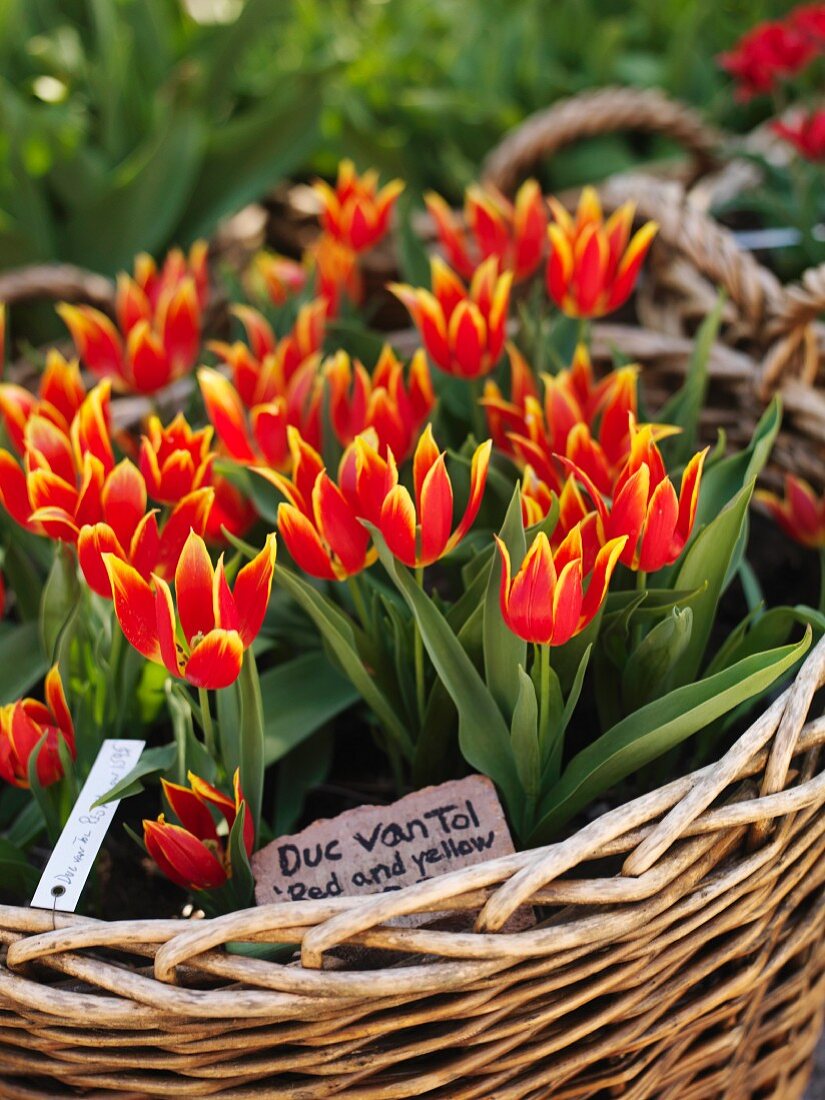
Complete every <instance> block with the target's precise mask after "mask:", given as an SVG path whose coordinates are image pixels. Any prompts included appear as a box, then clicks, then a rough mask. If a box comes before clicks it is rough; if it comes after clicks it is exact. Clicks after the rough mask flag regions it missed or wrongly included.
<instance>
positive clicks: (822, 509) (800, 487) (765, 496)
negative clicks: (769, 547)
mask: <svg viewBox="0 0 825 1100" xmlns="http://www.w3.org/2000/svg"><path fill="white" fill-rule="evenodd" d="M755 499H756V500H757V501H759V503H760V504H762V505H763V506H764V508H765V510H766V511H767V512H768V513H769V515H771V516H773V518H774V519H775V520H776V522H777V523H778V524H779V526H780V527H781V528H782V530H783V531H784V532H785V534H786V535H788V536H789V537H790V538H792V539H794V540H795V541H796V542H800V543H802V545H803V546H808V547H810V548H811V549H813V550H816V549H821V548H822V547H825V494H822V495H821V496H819V497H818V496H817V495H816V493H815V492H814V490H813V488H812V486H810V485H809V484H808V482H807V481H803V479H802V478H800V477H794V476H793V474H786V475H785V496H784V498H782V497H780V496H777V494H776V493H769V492H768V491H767V490H765V489H760V490H759V491H758V492H757V493H756V497H755Z"/></svg>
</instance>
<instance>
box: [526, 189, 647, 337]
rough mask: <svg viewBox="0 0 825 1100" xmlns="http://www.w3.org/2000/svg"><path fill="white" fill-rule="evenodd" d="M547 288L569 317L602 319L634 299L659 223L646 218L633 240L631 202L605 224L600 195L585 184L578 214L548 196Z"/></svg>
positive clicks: (617, 211)
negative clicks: (637, 279) (642, 267)
mask: <svg viewBox="0 0 825 1100" xmlns="http://www.w3.org/2000/svg"><path fill="white" fill-rule="evenodd" d="M548 201H549V203H550V209H551V211H552V214H553V218H554V221H553V222H552V223H551V224H550V226H549V228H548V230H547V232H548V236H549V238H550V259H549V261H548V264H547V292H548V294H549V295H550V297H551V298H552V299H553V301H554V302H555V303H556V305H557V306H558V307H559V309H560V310H561V311H562V312H563V313H566V314H567V315H568V316H569V317H602V316H603V315H604V314H605V313H611V312H612V311H613V310H615V309H618V308H619V306H621V305H623V304H624V303H625V302H626V301H627V299H628V298H629V297H630V293H631V291H632V290H633V287H634V285H635V283H636V278H637V276H638V274H639V269H640V268H641V266H642V262H643V260H644V258H645V256H646V255H647V252H648V249H649V248H650V245H651V244H652V242H653V238H654V237H655V235H656V232H657V229H658V226H657V225H656V223H655V222H647V223H646V224H645V225H643V226H642V228H641V229H639V230H638V231H637V232H636V233H635V234H634V236H633V237H632V238H631V236H630V230H631V227H632V224H633V203H625V204H624V205H623V206H621V207H620V208H619V209H618V210H616V211H615V212H614V213H613V214H612V215H611V216H610V217H609V218H608V220H607V221H606V222H605V221H604V219H603V217H602V208H601V203H600V202H599V196H598V195H597V193H596V191H595V190H594V189H593V188H592V187H585V188H584V190H583V191H582V195H581V198H580V199H579V206H578V210H577V211H576V217H575V218H573V217H571V216H570V214H568V212H567V211H566V210H565V209H564V207H563V206H562V205H561V203H559V202H558V201H557V200H556V199H554V198H550V199H549V200H548Z"/></svg>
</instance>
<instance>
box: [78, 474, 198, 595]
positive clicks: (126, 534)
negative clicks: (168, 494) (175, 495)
mask: <svg viewBox="0 0 825 1100" xmlns="http://www.w3.org/2000/svg"><path fill="white" fill-rule="evenodd" d="M214 496H215V491H214V489H212V488H211V487H209V486H204V487H201V488H199V489H194V490H193V491H192V492H190V493H186V494H185V495H184V496H182V497H180V499H179V500H177V501H176V502H175V504H174V507H173V508H172V509H171V511H169V513H168V514H167V516H166V518H165V519H164V520H163V521H162V522H159V521H158V510H157V509H156V508H153V509H151V510H150V511H147V504H148V499H147V498H148V492H147V488H146V481H145V480H144V478H143V475H142V474H141V472H140V471H139V470H138V468H137V467H136V466H135V465H134V464H133V463H132V462H131V461H130V460H129V459H128V458H125V459H123V461H122V462H119V463H118V465H117V466H115V468H114V470H112V472H111V473H110V474H109V475H108V476H107V478H106V480H105V482H104V484H103V488H102V490H101V494H100V518H99V519H98V520H96V521H93V522H89V523H86V524H84V525H83V526H82V527H81V528H80V531H79V534H78V537H77V558H78V562H79V564H80V568H81V570H82V572H83V576H84V577H85V579H86V583H87V584H88V585H89V587H90V588H91V589H92V591H93V592H97V594H98V595H99V596H103V597H104V598H105V599H111V598H112V588H111V584H110V582H109V573H108V571H107V569H106V565H105V558H106V556H107V555H114V556H115V557H116V558H117V559H118V560H119V561H122V562H127V563H128V564H129V565H131V566H132V567H133V568H134V569H135V570H136V571H137V572H138V574H139V575H140V576H141V577H142V578H143V579H144V580H145V581H146V580H148V579H149V578H150V577H151V576H152V575H153V574H158V575H159V576H161V577H171V576H172V574H173V573H174V571H175V567H176V565H177V563H178V558H179V557H180V554H181V550H182V549H183V546H184V543H185V542H186V539H187V537H188V535H189V533H190V532H191V531H194V532H195V533H196V534H198V535H203V533H204V532H205V531H206V526H207V522H208V520H209V513H210V511H211V509H212V503H213V500H214Z"/></svg>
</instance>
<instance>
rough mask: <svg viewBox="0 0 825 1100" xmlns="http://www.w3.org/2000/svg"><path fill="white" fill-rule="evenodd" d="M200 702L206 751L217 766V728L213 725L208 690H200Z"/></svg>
mask: <svg viewBox="0 0 825 1100" xmlns="http://www.w3.org/2000/svg"><path fill="white" fill-rule="evenodd" d="M198 702H199V703H200V708H201V728H202V729H203V743H204V745H205V746H206V751H207V752H208V753H209V755H210V756H211V757H212V759H213V760H214V761H215V763H216V764H217V762H218V748H217V745H216V744H215V727H214V726H213V725H212V712H211V710H210V709H209V692H208V691H207V690H206V688H198Z"/></svg>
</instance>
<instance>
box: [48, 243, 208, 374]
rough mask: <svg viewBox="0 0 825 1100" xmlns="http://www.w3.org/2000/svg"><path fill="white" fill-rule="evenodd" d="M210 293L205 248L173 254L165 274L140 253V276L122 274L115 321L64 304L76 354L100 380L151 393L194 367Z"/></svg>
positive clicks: (88, 308) (91, 310)
mask: <svg viewBox="0 0 825 1100" xmlns="http://www.w3.org/2000/svg"><path fill="white" fill-rule="evenodd" d="M205 296H206V268H205V246H204V245H203V244H202V243H200V244H198V245H196V246H193V248H192V251H191V252H190V256H189V260H188V261H187V260H185V259H184V257H183V254H182V253H180V252H177V251H175V252H171V253H170V254H169V256H168V257H167V261H166V263H165V265H164V267H163V269H162V271H161V272H159V273H158V272H157V271H156V270H155V267H154V262H153V261H152V260H151V259H150V258H149V257H146V256H142V257H138V260H137V261H136V264H135V278H131V277H130V276H128V275H126V274H125V273H121V275H120V276H119V277H118V285H117V298H116V304H115V309H116V314H117V320H118V324H117V325H115V324H114V323H113V322H112V321H110V320H109V318H108V317H107V316H106V315H105V314H104V313H101V312H100V310H98V309H94V308H92V307H91V306H85V305H81V306H73V305H69V304H68V303H65V302H63V303H61V304H60V305H59V306H58V307H57V312H58V313H59V314H60V316H61V317H62V318H63V320H64V321H65V322H66V325H67V326H68V328H69V332H70V333H71V336H72V339H73V340H74V344H75V347H76V349H77V354H78V355H79V356H80V358H81V359H82V360H83V362H84V363H85V364H86V366H87V367H88V368H89V370H90V371H91V372H92V374H95V375H97V377H98V378H108V379H110V380H111V382H112V385H113V386H115V387H116V388H117V389H119V390H125V391H127V392H137V393H145V394H151V393H156V392H157V391H158V390H160V389H163V387H164V386H167V385H168V384H169V383H170V382H172V381H174V380H175V379H176V378H179V377H181V375H184V374H187V373H188V372H189V371H190V370H191V369H192V367H193V366H194V365H195V361H196V359H197V357H198V352H199V351H200V343H201V314H202V309H203V302H204V300H205Z"/></svg>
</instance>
